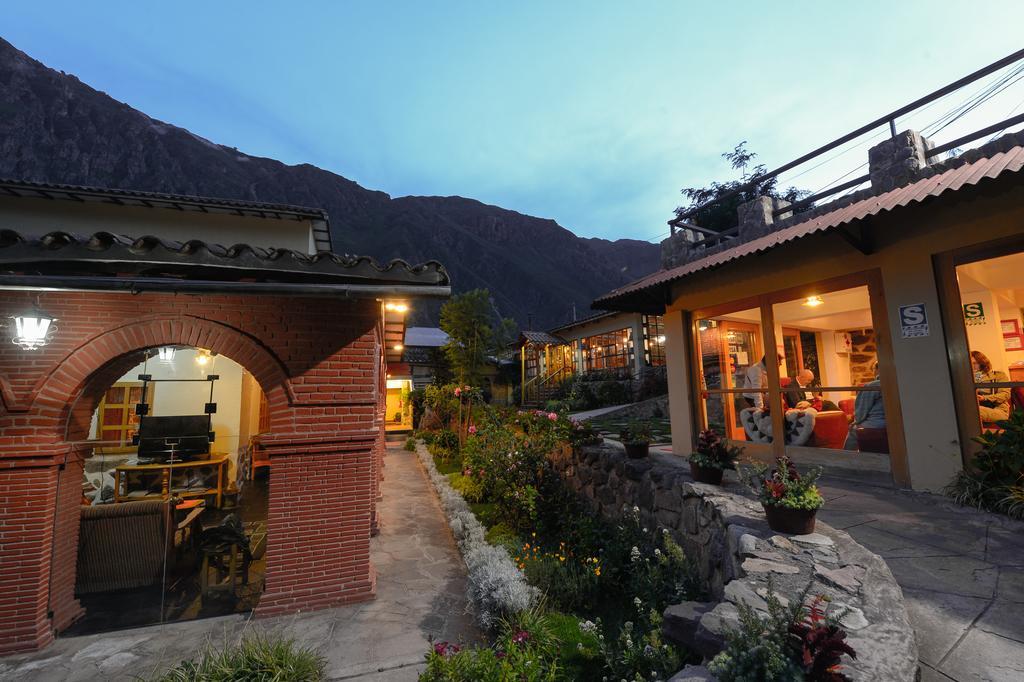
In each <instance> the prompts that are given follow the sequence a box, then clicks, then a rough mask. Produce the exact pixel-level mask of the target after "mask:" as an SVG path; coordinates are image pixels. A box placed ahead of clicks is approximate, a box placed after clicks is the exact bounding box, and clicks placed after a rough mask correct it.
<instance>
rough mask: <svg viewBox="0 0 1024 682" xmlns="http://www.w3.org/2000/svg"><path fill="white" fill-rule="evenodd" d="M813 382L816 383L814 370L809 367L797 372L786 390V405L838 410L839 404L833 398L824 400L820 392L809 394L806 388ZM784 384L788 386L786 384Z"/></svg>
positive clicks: (828, 410) (794, 407) (819, 409)
mask: <svg viewBox="0 0 1024 682" xmlns="http://www.w3.org/2000/svg"><path fill="white" fill-rule="evenodd" d="M812 383H814V372H812V371H811V370H809V369H802V370H800V371H799V372H797V374H796V377H795V378H794V379H793V380H792V381H791V382H790V383H789V384H788V386H789V390H787V391H786V392H785V398H786V405H787V406H788V407H790V408H793V409H798V410H803V409H806V408H808V407H813V408H814V409H815V410H817V411H818V412H832V411H835V410H838V409H839V406H838V405H836V404H835V403H834V402H832V401H831V400H823V399H822V395H821V393H820V392H811V393H810V394H808V392H807V391H805V390H804V389H806V388H810V387H811V384H812ZM783 385H784V386H786V384H783Z"/></svg>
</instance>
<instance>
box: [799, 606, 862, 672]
mask: <svg viewBox="0 0 1024 682" xmlns="http://www.w3.org/2000/svg"><path fill="white" fill-rule="evenodd" d="M826 601H828V598H827V597H825V596H824V595H818V596H816V597H815V598H814V599H813V601H812V602H811V604H810V607H809V608H808V610H807V617H806V618H804V619H802V620H797V621H794V622H793V623H791V624H790V626H789V632H790V634H791V635H793V636H794V641H793V644H794V648H796V649H797V652H798V655H799V660H800V665H801V666H802V667H803V669H804V674H805V675H806V678H805V679H806V680H808V682H811V681H813V682H847V681H848V680H849V678H848V677H847V676H846V675H844V674H843V673H841V672H840V667H841V659H842V656H843V654H846V655H848V656H849V657H850V658H857V652H855V651H854V650H853V647H851V646H850V645H849V644H847V643H846V631H845V630H843V628H842V627H841V626H840V625H839V624H838V623H837V622H836V621H835V620H833V619H831V618H829V617H828V616H827V615H826V613H825V607H824V604H825V602H826Z"/></svg>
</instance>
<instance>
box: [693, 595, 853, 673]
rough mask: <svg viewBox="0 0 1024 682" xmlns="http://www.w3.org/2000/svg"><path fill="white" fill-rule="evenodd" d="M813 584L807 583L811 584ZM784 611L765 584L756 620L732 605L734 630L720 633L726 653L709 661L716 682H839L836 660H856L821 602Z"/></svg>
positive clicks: (796, 604) (803, 602)
mask: <svg viewBox="0 0 1024 682" xmlns="http://www.w3.org/2000/svg"><path fill="white" fill-rule="evenodd" d="M812 584H813V583H812ZM810 588H811V584H809V585H808V586H807V589H805V590H804V591H803V594H801V595H800V598H799V599H798V600H796V601H795V602H794V603H793V604H791V605H790V606H788V607H786V606H783V605H782V604H781V602H779V600H778V598H777V597H776V596H775V593H774V591H773V590H772V588H771V585H770V584H769V588H768V596H767V598H766V600H765V601H766V602H767V605H768V613H767V614H766V615H765V616H761V615H758V613H757V612H755V611H754V609H753V608H751V607H750V606H748V605H747V604H746V603H742V602H741V603H740V604H739V605H738V608H739V613H740V626H739V628H738V629H736V630H732V631H729V632H727V633H726V648H725V650H724V651H722V652H721V653H720V654H718V655H717V656H715V658H714V659H712V661H711V663H710V664H709V665H708V669H709V670H710V671H711V673H712V674H714V675H715V676H716V677H717V679H718V680H720V682H744V681H745V680H765V681H766V682H775V681H778V682H783V681H785V682H789V681H791V680H806V681H807V682H812V681H813V682H844V681H845V680H847V679H848V678H847V677H846V676H845V675H843V674H842V673H841V672H840V660H841V657H842V656H843V655H844V654H846V655H848V656H850V657H851V658H856V657H857V654H856V652H854V650H853V648H851V647H850V645H849V644H847V643H846V641H845V640H846V633H845V631H843V629H842V627H841V626H840V625H839V623H838V622H837V620H836V619H835V618H833V617H832V616H831V615H829V614H828V613H827V611H826V609H825V607H824V606H823V604H825V603H826V601H827V599H826V598H825V597H824V596H818V597H815V598H814V600H813V601H811V603H810V606H808V605H807V595H808V593H809V591H810Z"/></svg>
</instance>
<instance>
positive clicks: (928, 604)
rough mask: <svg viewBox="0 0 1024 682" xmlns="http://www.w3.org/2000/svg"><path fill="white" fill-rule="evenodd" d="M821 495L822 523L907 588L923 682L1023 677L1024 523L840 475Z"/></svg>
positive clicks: (828, 482)
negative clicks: (842, 533)
mask: <svg viewBox="0 0 1024 682" xmlns="http://www.w3.org/2000/svg"><path fill="white" fill-rule="evenodd" d="M822 492H823V494H824V495H825V498H826V500H827V502H826V505H825V507H824V508H823V509H822V511H821V512H820V514H819V518H821V520H823V521H825V522H826V523H828V524H830V525H832V526H834V527H836V528H841V529H843V530H845V531H846V532H848V533H849V534H850V535H851V536H853V538H854V539H855V540H856V541H857V542H859V543H861V544H862V545H864V546H865V547H867V548H868V549H870V550H871V551H873V552H875V553H876V554H878V555H880V556H881V557H882V558H884V559H885V561H886V563H888V564H889V567H890V568H891V569H892V572H893V575H894V576H895V577H896V580H897V581H898V582H899V584H900V587H901V588H902V589H903V594H904V597H905V598H906V601H907V609H908V611H909V613H910V619H911V621H912V622H913V624H914V629H915V631H916V634H917V643H918V647H919V649H920V660H921V679H922V682H938V681H947V680H958V681H963V682H966V681H967V680H972V681H973V680H986V681H993V682H996V681H998V682H1003V681H1005V682H1011V681H1012V682H1020V680H1024V522H1018V521H1011V520H1009V519H1007V518H1005V517H1002V516H998V515H994V514H986V513H982V512H977V511H975V510H972V509H965V508H963V507H958V506H955V505H953V504H952V503H951V502H949V501H948V500H946V499H945V498H942V497H940V496H937V495H927V494H920V493H909V492H899V491H894V490H892V489H891V488H884V487H874V486H871V485H866V484H864V483H854V482H851V481H845V480H839V479H834V478H833V479H829V478H826V479H823V485H822Z"/></svg>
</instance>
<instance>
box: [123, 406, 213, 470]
mask: <svg viewBox="0 0 1024 682" xmlns="http://www.w3.org/2000/svg"><path fill="white" fill-rule="evenodd" d="M209 453H210V416H209V415H206V414H200V415H185V416H174V417H142V419H141V420H140V421H139V459H140V460H156V461H163V462H166V461H171V460H173V461H187V460H192V459H200V458H201V457H202V456H204V455H208V454H209Z"/></svg>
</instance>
